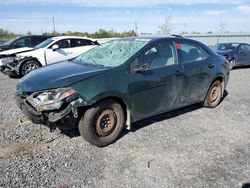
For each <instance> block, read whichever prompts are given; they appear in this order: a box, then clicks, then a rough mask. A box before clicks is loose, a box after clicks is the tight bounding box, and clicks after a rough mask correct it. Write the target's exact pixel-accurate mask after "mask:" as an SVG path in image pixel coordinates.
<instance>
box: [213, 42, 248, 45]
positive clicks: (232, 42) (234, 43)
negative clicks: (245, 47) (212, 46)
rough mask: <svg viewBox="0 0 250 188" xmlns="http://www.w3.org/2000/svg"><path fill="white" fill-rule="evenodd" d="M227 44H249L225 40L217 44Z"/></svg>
mask: <svg viewBox="0 0 250 188" xmlns="http://www.w3.org/2000/svg"><path fill="white" fill-rule="evenodd" d="M223 44H224V45H226V44H238V45H240V44H247V43H241V42H223V43H218V44H217V45H223Z"/></svg>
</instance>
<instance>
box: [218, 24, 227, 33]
mask: <svg viewBox="0 0 250 188" xmlns="http://www.w3.org/2000/svg"><path fill="white" fill-rule="evenodd" d="M226 26H227V23H226V22H223V21H221V22H220V23H219V25H218V27H217V31H218V33H225V32H226Z"/></svg>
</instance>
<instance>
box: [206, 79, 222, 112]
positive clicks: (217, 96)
mask: <svg viewBox="0 0 250 188" xmlns="http://www.w3.org/2000/svg"><path fill="white" fill-rule="evenodd" d="M222 93H223V92H222V84H221V82H220V81H219V80H216V81H215V82H214V83H213V84H212V85H211V87H210V88H209V90H208V92H207V96H206V99H205V102H204V106H205V107H208V108H214V107H216V106H217V105H218V104H219V103H220V101H221V98H222Z"/></svg>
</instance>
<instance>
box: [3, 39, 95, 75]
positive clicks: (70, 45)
mask: <svg viewBox="0 0 250 188" xmlns="http://www.w3.org/2000/svg"><path fill="white" fill-rule="evenodd" d="M97 45H99V43H98V42H97V41H93V40H91V39H88V38H86V37H72V36H60V37H53V38H49V39H47V40H45V41H44V42H42V43H40V44H38V45H37V46H36V47H35V48H34V49H33V50H31V51H27V52H22V53H17V54H16V56H12V57H6V58H2V59H0V71H1V72H3V73H4V74H6V75H11V76H12V75H20V76H24V75H25V74H27V73H29V72H30V71H32V70H34V69H37V68H39V67H41V66H46V65H49V64H51V63H55V62H60V61H65V60H68V59H72V58H75V57H77V56H79V55H80V54H82V53H84V52H86V51H88V50H90V49H92V48H94V47H95V46H97Z"/></svg>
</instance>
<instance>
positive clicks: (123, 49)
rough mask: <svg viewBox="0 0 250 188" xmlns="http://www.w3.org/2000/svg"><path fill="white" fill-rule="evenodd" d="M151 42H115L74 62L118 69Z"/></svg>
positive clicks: (104, 45)
mask: <svg viewBox="0 0 250 188" xmlns="http://www.w3.org/2000/svg"><path fill="white" fill-rule="evenodd" d="M149 41H150V39H128V40H113V41H110V42H107V43H105V44H102V45H101V46H97V47H95V48H93V49H91V50H89V51H87V52H85V53H83V54H82V55H80V56H78V57H77V58H75V59H74V60H73V61H74V62H80V63H85V64H86V63H91V64H96V65H100V66H105V67H116V66H119V65H121V64H123V63H125V62H126V61H127V60H128V59H129V58H130V57H132V56H133V55H134V54H135V53H136V52H138V51H139V50H140V49H141V48H142V47H143V46H145V45H146V44H147V43H148V42H149Z"/></svg>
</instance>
